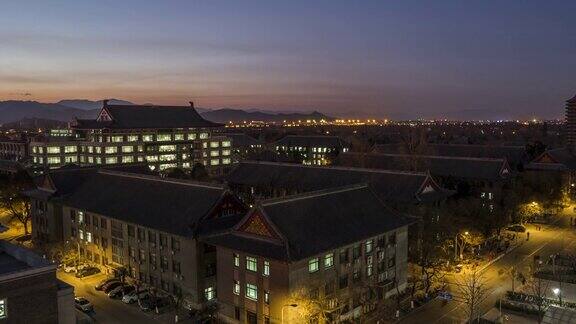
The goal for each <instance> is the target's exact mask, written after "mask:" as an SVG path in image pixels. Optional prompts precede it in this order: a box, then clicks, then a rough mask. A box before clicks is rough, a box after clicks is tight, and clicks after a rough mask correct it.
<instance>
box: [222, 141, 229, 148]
mask: <svg viewBox="0 0 576 324" xmlns="http://www.w3.org/2000/svg"><path fill="white" fill-rule="evenodd" d="M222 147H230V141H224V142H222Z"/></svg>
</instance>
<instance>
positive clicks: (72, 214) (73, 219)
mask: <svg viewBox="0 0 576 324" xmlns="http://www.w3.org/2000/svg"><path fill="white" fill-rule="evenodd" d="M70 221H71V222H72V223H75V222H76V211H75V210H73V209H72V210H70Z"/></svg>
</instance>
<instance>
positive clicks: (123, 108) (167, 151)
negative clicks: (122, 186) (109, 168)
mask: <svg viewBox="0 0 576 324" xmlns="http://www.w3.org/2000/svg"><path fill="white" fill-rule="evenodd" d="M219 126H221V125H220V124H216V123H213V122H210V121H207V120H205V119H203V118H202V117H201V116H200V115H199V114H198V113H197V112H196V110H195V109H194V106H193V104H191V106H190V107H182V106H146V105H144V106H136V105H108V104H107V101H104V106H103V107H102V109H101V110H100V113H99V114H98V118H97V119H93V120H85V119H77V120H76V121H75V122H74V124H73V125H72V127H71V128H70V129H67V130H58V131H53V132H51V133H49V134H47V135H46V136H40V137H38V138H36V139H34V140H32V142H31V143H30V151H31V153H30V154H31V156H32V159H33V162H34V164H36V165H39V166H43V167H45V168H47V169H53V168H58V167H61V166H63V165H66V164H78V165H119V164H132V163H142V162H146V163H148V165H149V166H150V168H151V169H153V170H156V171H162V170H165V169H168V168H176V167H178V168H192V167H193V166H194V164H195V163H200V164H203V165H204V166H206V167H208V168H209V169H214V170H219V169H220V168H221V167H226V166H228V165H229V164H231V162H232V160H231V153H232V151H231V147H232V142H231V140H230V139H229V138H226V137H222V136H213V133H214V131H213V130H214V129H215V128H217V127H219Z"/></svg>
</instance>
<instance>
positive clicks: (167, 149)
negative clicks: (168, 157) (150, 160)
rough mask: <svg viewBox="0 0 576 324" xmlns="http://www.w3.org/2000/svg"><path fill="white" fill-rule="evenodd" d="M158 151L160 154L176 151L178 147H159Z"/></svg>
mask: <svg viewBox="0 0 576 324" xmlns="http://www.w3.org/2000/svg"><path fill="white" fill-rule="evenodd" d="M158 151H160V152H172V151H176V145H160V147H158Z"/></svg>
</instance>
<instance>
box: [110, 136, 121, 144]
mask: <svg viewBox="0 0 576 324" xmlns="http://www.w3.org/2000/svg"><path fill="white" fill-rule="evenodd" d="M111 142H114V143H120V142H124V136H122V135H114V136H112V138H111Z"/></svg>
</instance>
